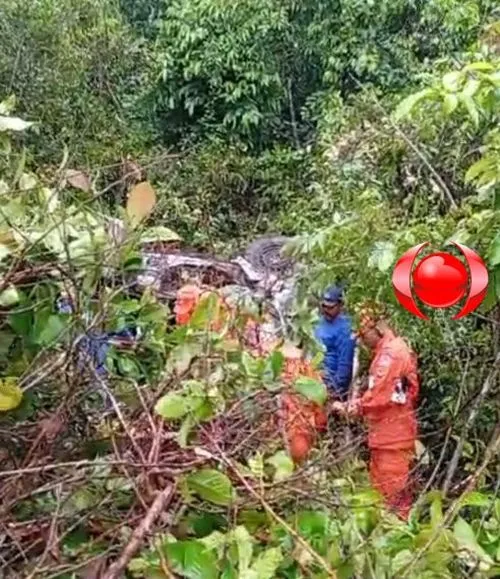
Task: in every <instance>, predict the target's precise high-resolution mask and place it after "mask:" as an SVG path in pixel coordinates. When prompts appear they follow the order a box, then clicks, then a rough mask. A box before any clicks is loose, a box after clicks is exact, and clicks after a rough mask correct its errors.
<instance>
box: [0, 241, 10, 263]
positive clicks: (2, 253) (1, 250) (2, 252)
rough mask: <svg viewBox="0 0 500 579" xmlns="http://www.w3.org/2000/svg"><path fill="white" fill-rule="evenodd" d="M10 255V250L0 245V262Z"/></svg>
mask: <svg viewBox="0 0 500 579" xmlns="http://www.w3.org/2000/svg"><path fill="white" fill-rule="evenodd" d="M10 254H11V250H10V248H9V247H8V246H7V245H4V244H3V243H0V261H2V260H3V259H5V258H6V257H7V256H8V255H10Z"/></svg>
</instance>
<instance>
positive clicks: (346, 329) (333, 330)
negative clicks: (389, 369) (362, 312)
mask: <svg viewBox="0 0 500 579" xmlns="http://www.w3.org/2000/svg"><path fill="white" fill-rule="evenodd" d="M314 334H315V336H316V339H317V340H318V341H319V342H321V343H322V344H323V346H324V347H325V348H326V352H325V357H324V360H323V372H324V380H325V383H326V385H327V386H328V387H330V388H334V389H335V391H336V392H337V393H338V394H339V395H340V396H342V397H344V396H345V395H346V394H347V391H348V389H349V385H350V384H351V380H352V369H353V362H354V351H355V347H356V340H355V338H354V336H353V333H352V327H351V320H350V318H349V317H348V316H346V315H345V314H339V315H338V316H337V317H336V318H334V319H333V320H327V319H326V318H324V317H321V319H320V321H319V323H318V325H317V326H316V329H315V332H314Z"/></svg>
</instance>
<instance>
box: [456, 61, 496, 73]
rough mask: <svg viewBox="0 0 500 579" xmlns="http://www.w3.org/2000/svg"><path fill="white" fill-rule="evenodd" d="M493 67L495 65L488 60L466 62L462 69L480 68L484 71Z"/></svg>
mask: <svg viewBox="0 0 500 579" xmlns="http://www.w3.org/2000/svg"><path fill="white" fill-rule="evenodd" d="M494 69H495V67H494V66H493V65H492V64H491V63H490V62H484V61H479V62H473V63H471V64H468V65H467V66H466V67H465V69H464V70H480V71H482V72H486V71H490V70H494Z"/></svg>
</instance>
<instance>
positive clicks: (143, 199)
mask: <svg viewBox="0 0 500 579" xmlns="http://www.w3.org/2000/svg"><path fill="white" fill-rule="evenodd" d="M155 205H156V193H155V191H154V189H153V187H151V185H150V184H149V183H148V182H147V181H143V182H142V183H139V184H138V185H136V186H135V187H133V188H132V190H131V191H130V193H129V195H128V200H127V215H128V217H129V219H130V221H131V222H132V224H133V225H137V224H138V223H140V222H141V221H142V220H143V219H145V218H146V217H147V216H148V215H149V214H150V213H151V212H152V211H153V209H154V206H155Z"/></svg>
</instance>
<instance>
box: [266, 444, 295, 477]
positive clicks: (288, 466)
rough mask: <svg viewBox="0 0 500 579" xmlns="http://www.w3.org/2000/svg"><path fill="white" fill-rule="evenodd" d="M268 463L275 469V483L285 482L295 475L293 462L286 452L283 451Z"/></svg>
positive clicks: (272, 457) (268, 460) (269, 459)
mask: <svg viewBox="0 0 500 579" xmlns="http://www.w3.org/2000/svg"><path fill="white" fill-rule="evenodd" d="M266 462H268V463H269V464H270V465H272V466H273V467H274V468H275V473H274V480H275V481H282V480H285V479H287V478H288V477H289V476H291V474H292V473H293V470H294V464H293V460H292V459H291V458H290V457H289V456H288V455H287V454H286V452H283V451H282V450H280V451H278V452H277V453H276V454H274V455H273V456H271V457H270V458H268V459H267V461H266Z"/></svg>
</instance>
